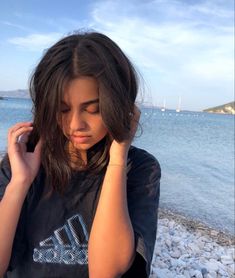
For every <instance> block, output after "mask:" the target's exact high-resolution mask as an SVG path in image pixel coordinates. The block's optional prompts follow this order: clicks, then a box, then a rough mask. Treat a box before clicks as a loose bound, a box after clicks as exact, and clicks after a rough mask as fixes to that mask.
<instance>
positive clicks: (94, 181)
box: [0, 147, 161, 278]
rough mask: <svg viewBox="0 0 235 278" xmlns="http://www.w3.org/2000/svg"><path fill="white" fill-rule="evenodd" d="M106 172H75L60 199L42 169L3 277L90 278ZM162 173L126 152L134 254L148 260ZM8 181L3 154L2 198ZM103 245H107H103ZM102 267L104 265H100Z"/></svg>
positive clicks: (139, 154)
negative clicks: (90, 244)
mask: <svg viewBox="0 0 235 278" xmlns="http://www.w3.org/2000/svg"><path fill="white" fill-rule="evenodd" d="M104 175H105V171H103V172H102V173H100V174H99V175H91V174H88V173H87V172H85V171H84V172H77V173H74V174H73V176H72V178H71V181H70V183H69V185H68V187H67V188H66V190H65V192H64V194H63V195H61V194H59V193H57V192H53V193H52V194H47V193H48V191H50V188H49V186H45V174H44V171H43V169H40V171H39V173H38V175H37V177H36V179H35V180H34V182H33V184H32V186H31V187H30V190H29V192H28V194H27V197H26V199H25V202H24V204H23V208H22V211H21V215H20V219H19V223H18V226H17V231H16V234H15V239H14V244H13V250H12V255H11V260H10V264H9V267H8V271H7V274H6V275H5V276H4V277H7V278H32V277H34V278H52V277H54V278H59V277H61V278H67V277H68V278H73V277H81V278H86V277H88V254H87V247H88V239H89V234H90V230H91V226H92V222H93V219H94V216H95V212H96V207H97V204H98V200H99V195H100V190H101V186H102V182H103V178H104ZM160 177H161V169H160V166H159V163H158V161H157V160H156V159H155V158H154V157H153V156H152V155H151V154H149V153H148V152H146V151H144V150H141V149H139V148H136V147H131V148H130V150H129V154H128V172H127V201H128V209H129V215H130V219H131V223H132V226H133V229H134V234H135V244H136V245H135V246H136V251H137V252H138V253H139V254H140V255H141V256H142V257H143V258H144V260H145V261H146V274H147V275H149V273H150V265H151V260H152V255H153V250H154V244H155V239H156V229H157V209H158V203H159V194H160V188H159V186H160ZM10 178H11V171H10V165H9V161H8V159H7V156H6V157H5V158H4V159H3V160H2V162H1V165H0V200H1V199H2V197H3V195H4V192H5V188H6V186H7V184H8V183H9V180H10ZM104 244H105V242H104ZM104 265H105V262H104Z"/></svg>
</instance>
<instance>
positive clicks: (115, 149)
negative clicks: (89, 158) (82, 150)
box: [110, 105, 141, 164]
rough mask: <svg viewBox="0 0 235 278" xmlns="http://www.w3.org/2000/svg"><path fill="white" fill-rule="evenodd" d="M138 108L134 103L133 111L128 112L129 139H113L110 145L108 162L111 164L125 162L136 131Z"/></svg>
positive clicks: (138, 115)
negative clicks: (129, 120)
mask: <svg viewBox="0 0 235 278" xmlns="http://www.w3.org/2000/svg"><path fill="white" fill-rule="evenodd" d="M140 114H141V112H140V110H139V109H138V107H137V106H136V105H135V106H134V111H133V113H131V114H130V117H131V118H132V120H131V130H130V136H129V139H127V140H125V141H123V142H121V143H118V142H117V141H116V140H113V142H112V144H111V146H110V163H113V164H125V163H126V159H127V155H128V151H129V148H130V146H131V143H132V141H133V138H134V136H135V133H136V131H137V127H138V123H139V119H140Z"/></svg>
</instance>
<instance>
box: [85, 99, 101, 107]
mask: <svg viewBox="0 0 235 278" xmlns="http://www.w3.org/2000/svg"><path fill="white" fill-rule="evenodd" d="M93 103H99V99H98V98H96V99H91V100H88V101H85V102H82V103H81V105H84V106H87V105H90V104H93Z"/></svg>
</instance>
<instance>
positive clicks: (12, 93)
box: [0, 90, 29, 98]
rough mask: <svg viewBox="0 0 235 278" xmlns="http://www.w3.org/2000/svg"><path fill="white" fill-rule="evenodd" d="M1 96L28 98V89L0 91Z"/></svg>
mask: <svg viewBox="0 0 235 278" xmlns="http://www.w3.org/2000/svg"><path fill="white" fill-rule="evenodd" d="M1 97H15V98H29V91H28V90H15V91H0V98H1Z"/></svg>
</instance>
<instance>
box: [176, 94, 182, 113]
mask: <svg viewBox="0 0 235 278" xmlns="http://www.w3.org/2000/svg"><path fill="white" fill-rule="evenodd" d="M175 111H176V112H177V113H179V112H180V111H181V97H179V102H178V107H177V109H176V110H175Z"/></svg>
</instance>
